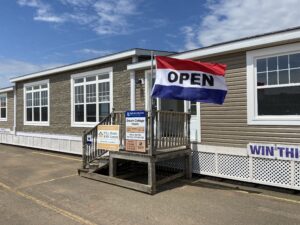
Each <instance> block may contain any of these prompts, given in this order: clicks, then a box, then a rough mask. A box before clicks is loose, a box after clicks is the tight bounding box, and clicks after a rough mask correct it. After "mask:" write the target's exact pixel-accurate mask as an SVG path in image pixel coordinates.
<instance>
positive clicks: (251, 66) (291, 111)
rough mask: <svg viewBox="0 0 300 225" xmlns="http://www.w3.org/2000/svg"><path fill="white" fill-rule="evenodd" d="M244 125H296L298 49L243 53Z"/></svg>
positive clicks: (299, 73) (298, 110) (299, 106)
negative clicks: (244, 67) (246, 119)
mask: <svg viewBox="0 0 300 225" xmlns="http://www.w3.org/2000/svg"><path fill="white" fill-rule="evenodd" d="M247 63H248V65H247V68H248V69H247V76H248V90H249V91H248V123H249V124H258V125H259V124H261V125H299V124H300V101H299V99H300V45H299V44H291V45H285V46H280V47H273V48H268V49H262V50H256V51H252V52H249V53H247Z"/></svg>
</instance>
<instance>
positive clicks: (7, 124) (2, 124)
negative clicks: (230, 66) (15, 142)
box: [0, 91, 14, 130]
mask: <svg viewBox="0 0 300 225" xmlns="http://www.w3.org/2000/svg"><path fill="white" fill-rule="evenodd" d="M6 94H7V112H6V115H7V121H0V128H4V129H10V130H13V127H14V92H13V91H8V92H6Z"/></svg>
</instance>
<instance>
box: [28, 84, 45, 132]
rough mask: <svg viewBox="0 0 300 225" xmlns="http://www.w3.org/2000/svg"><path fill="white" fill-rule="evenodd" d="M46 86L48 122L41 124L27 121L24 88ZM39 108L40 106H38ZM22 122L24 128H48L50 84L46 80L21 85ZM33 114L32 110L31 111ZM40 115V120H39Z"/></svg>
mask: <svg viewBox="0 0 300 225" xmlns="http://www.w3.org/2000/svg"><path fill="white" fill-rule="evenodd" d="M44 84H47V93H48V105H47V107H48V110H47V111H48V121H46V122H42V121H39V122H37V121H27V115H26V113H27V109H26V87H33V86H36V85H44ZM40 101H41V96H40ZM39 107H41V105H40V106H39ZM32 108H33V96H32ZM23 110H24V111H23V121H24V125H25V126H50V82H49V79H46V80H41V81H36V82H31V83H26V84H24V85H23ZM32 113H33V110H32ZM41 116H42V115H40V119H41Z"/></svg>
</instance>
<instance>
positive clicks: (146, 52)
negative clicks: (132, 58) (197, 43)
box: [136, 49, 176, 56]
mask: <svg viewBox="0 0 300 225" xmlns="http://www.w3.org/2000/svg"><path fill="white" fill-rule="evenodd" d="M136 51H137V52H136V55H148V56H150V55H151V52H153V54H154V55H162V56H166V55H171V54H175V53H176V52H168V51H159V50H147V49H136Z"/></svg>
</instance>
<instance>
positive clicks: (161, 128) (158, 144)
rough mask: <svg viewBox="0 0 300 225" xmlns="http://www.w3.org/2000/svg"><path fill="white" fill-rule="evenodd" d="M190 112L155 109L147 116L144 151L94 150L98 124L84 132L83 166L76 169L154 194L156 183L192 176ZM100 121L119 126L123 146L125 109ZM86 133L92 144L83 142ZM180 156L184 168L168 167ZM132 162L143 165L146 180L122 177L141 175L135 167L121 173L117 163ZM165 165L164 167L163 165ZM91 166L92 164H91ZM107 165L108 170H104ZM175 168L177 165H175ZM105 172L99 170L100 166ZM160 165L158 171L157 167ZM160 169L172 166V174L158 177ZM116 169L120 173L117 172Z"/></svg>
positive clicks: (120, 164) (116, 183)
mask: <svg viewBox="0 0 300 225" xmlns="http://www.w3.org/2000/svg"><path fill="white" fill-rule="evenodd" d="M189 123H190V114H188V113H179V112H161V111H156V112H154V113H152V115H149V116H148V118H147V132H146V133H147V135H146V136H147V141H146V152H145V153H140V152H129V151H126V149H120V151H111V152H109V153H108V152H107V151H106V150H105V149H97V127H95V128H93V129H91V130H90V131H89V132H87V133H85V135H83V165H82V168H80V169H79V170H78V173H79V175H80V176H82V177H86V178H89V179H94V180H98V181H102V182H106V183H110V184H114V185H119V186H122V187H126V188H130V189H134V190H138V191H142V192H146V193H149V194H154V193H156V189H157V186H158V185H162V184H164V183H166V182H170V181H172V180H174V179H177V178H179V177H183V176H185V177H186V178H187V179H189V178H190V177H191V173H192V171H191V165H192V162H191V150H190V141H189V125H190V124H189ZM101 124H117V125H120V126H121V140H120V142H121V143H122V146H125V144H124V143H125V116H124V112H113V113H112V114H111V115H109V116H108V117H107V118H106V119H104V120H103V121H102V122H101ZM87 135H92V136H93V142H92V143H93V144H91V145H87V144H86V143H85V142H86V141H85V140H86V137H87ZM105 157H106V159H107V161H106V163H103V162H102V163H99V166H97V164H96V167H95V162H97V163H98V161H97V160H101V159H102V161H103V159H104V158H105ZM176 159H181V160H182V164H183V165H184V166H183V167H181V168H180V166H178V165H177V166H176V165H175V166H174V165H173V166H170V165H169V164H170V163H168V162H170V161H172V160H176ZM124 161H126V162H129V163H130V162H132V165H135V164H134V163H139V164H144V165H146V167H147V169H146V174H145V176H144V177H143V178H146V183H145V182H144V183H141V182H138V181H134V179H133V180H126V179H124V177H129V176H132V177H134V175H140V174H139V172H138V169H134V171H133V172H132V171H131V172H128V174H124V173H123V172H126V171H122V176H120V174H119V173H120V166H122V163H120V162H124ZM164 164H165V166H164ZM92 165H93V166H92ZM107 167H108V171H106V170H107ZM176 167H177V168H176ZM102 168H104V169H103V171H106V172H102V173H101V169H102ZM158 168H159V170H158ZM161 168H172V173H170V174H167V176H160V175H161V174H160V169H161ZM118 171H119V172H118Z"/></svg>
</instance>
